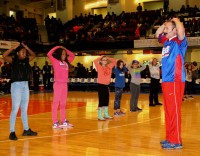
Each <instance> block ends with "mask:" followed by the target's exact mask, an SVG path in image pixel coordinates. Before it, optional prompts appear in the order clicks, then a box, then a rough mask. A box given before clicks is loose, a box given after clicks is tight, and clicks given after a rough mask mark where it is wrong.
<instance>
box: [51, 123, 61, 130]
mask: <svg viewBox="0 0 200 156" xmlns="http://www.w3.org/2000/svg"><path fill="white" fill-rule="evenodd" d="M52 128H53V129H58V128H60V123H59V122H58V121H57V122H56V123H54V124H53V126H52Z"/></svg>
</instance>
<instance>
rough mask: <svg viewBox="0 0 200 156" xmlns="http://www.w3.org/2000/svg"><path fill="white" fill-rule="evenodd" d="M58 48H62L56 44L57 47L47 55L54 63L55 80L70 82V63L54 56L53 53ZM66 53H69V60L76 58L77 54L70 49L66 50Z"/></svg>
mask: <svg viewBox="0 0 200 156" xmlns="http://www.w3.org/2000/svg"><path fill="white" fill-rule="evenodd" d="M58 48H60V46H56V47H54V48H52V49H51V50H50V51H49V52H48V54H47V56H48V57H49V59H50V61H51V63H52V65H53V69H54V82H68V73H69V66H68V64H67V63H66V62H65V61H63V62H61V61H60V60H57V59H56V58H54V57H53V56H52V54H53V53H54V52H55V50H57V49H58ZM66 53H67V55H69V56H68V61H69V62H70V63H71V62H72V61H73V60H74V57H75V55H74V54H73V53H72V52H71V51H69V50H66Z"/></svg>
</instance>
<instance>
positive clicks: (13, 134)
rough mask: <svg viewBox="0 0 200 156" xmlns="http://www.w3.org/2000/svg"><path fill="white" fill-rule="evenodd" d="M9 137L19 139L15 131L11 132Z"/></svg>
mask: <svg viewBox="0 0 200 156" xmlns="http://www.w3.org/2000/svg"><path fill="white" fill-rule="evenodd" d="M9 139H10V140H17V139H18V138H17V136H16V134H15V132H11V133H10V135H9Z"/></svg>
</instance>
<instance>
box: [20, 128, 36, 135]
mask: <svg viewBox="0 0 200 156" xmlns="http://www.w3.org/2000/svg"><path fill="white" fill-rule="evenodd" d="M36 135H37V132H33V131H32V130H31V129H30V128H29V129H28V130H24V132H23V134H22V136H36Z"/></svg>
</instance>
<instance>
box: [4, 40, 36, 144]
mask: <svg viewBox="0 0 200 156" xmlns="http://www.w3.org/2000/svg"><path fill="white" fill-rule="evenodd" d="M12 51H15V52H14V58H13V57H12V56H9V55H10V53H11V52H12ZM27 52H28V55H27ZM3 57H4V58H5V59H6V61H8V62H9V63H11V64H12V70H11V98H12V111H11V114H10V135H9V139H10V140H17V139H18V138H17V136H16V134H15V123H16V117H17V113H18V110H19V107H20V108H21V118H22V123H23V126H24V131H23V133H22V135H23V136H36V135H37V132H33V131H32V130H31V129H30V128H29V125H28V115H27V110H28V103H29V85H28V84H29V81H30V79H31V78H32V69H31V66H30V64H29V61H32V60H33V59H34V58H35V53H34V52H33V51H32V50H31V49H30V48H29V47H28V46H27V45H25V44H24V43H21V44H17V45H16V46H14V47H12V48H10V49H9V50H7V51H6V52H5V53H4V54H3Z"/></svg>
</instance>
